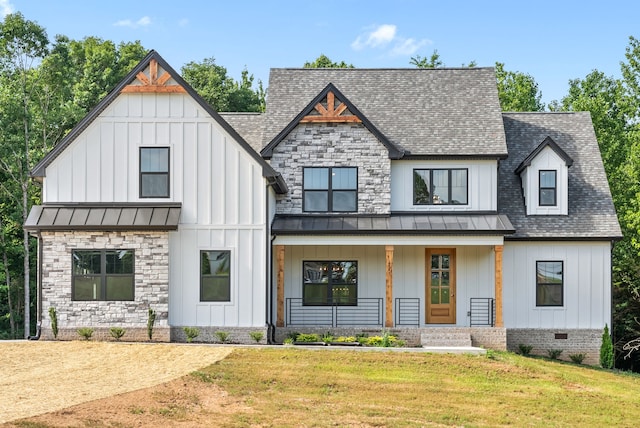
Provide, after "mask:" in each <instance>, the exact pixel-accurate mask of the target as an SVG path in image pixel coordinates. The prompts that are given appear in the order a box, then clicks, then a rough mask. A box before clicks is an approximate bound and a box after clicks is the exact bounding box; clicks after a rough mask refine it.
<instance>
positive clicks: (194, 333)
mask: <svg viewBox="0 0 640 428" xmlns="http://www.w3.org/2000/svg"><path fill="white" fill-rule="evenodd" d="M182 330H184V334H186V335H187V343H191V341H193V339H195V338H196V337H198V335H199V334H200V330H198V329H197V328H196V327H182Z"/></svg>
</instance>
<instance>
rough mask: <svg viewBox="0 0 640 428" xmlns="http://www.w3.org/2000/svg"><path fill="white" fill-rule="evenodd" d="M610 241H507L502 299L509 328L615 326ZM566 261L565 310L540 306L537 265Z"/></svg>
mask: <svg viewBox="0 0 640 428" xmlns="http://www.w3.org/2000/svg"><path fill="white" fill-rule="evenodd" d="M610 250H611V244H610V243H609V242H584V243H583V242H578V243H553V242H549V243H545V242H526V243H525V242H522V243H519V242H518V243H516V242H507V243H505V246H504V261H503V263H504V267H503V298H504V311H503V316H504V325H505V327H507V328H567V329H569V328H594V329H600V328H603V327H604V324H605V323H607V324H610V323H611V252H610ZM546 260H552V261H555V260H558V261H563V262H564V306H562V307H536V261H546Z"/></svg>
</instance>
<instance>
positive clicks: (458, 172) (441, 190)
mask: <svg viewBox="0 0 640 428" xmlns="http://www.w3.org/2000/svg"><path fill="white" fill-rule="evenodd" d="M468 182H469V181H468V170H467V169H414V170H413V204H414V205H432V204H433V205H467V204H468V203H469V200H468V186H469V184H468Z"/></svg>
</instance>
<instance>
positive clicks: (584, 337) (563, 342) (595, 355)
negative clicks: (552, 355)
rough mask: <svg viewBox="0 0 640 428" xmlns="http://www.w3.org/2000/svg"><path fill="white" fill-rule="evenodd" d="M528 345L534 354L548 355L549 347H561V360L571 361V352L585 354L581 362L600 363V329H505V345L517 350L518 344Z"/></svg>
mask: <svg viewBox="0 0 640 428" xmlns="http://www.w3.org/2000/svg"><path fill="white" fill-rule="evenodd" d="M520 344H523V345H529V346H532V347H533V349H532V350H531V353H532V354H534V355H542V356H545V357H546V356H548V352H547V351H549V350H551V349H561V350H562V354H561V355H560V359H561V360H565V361H571V358H570V357H569V356H570V355H572V354H586V357H585V359H584V361H583V364H590V365H598V364H599V363H600V345H601V344H602V330H594V329H548V330H543V329H528V328H510V329H508V330H507V347H508V349H509V350H510V351H513V352H518V345H520Z"/></svg>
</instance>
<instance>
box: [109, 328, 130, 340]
mask: <svg viewBox="0 0 640 428" xmlns="http://www.w3.org/2000/svg"><path fill="white" fill-rule="evenodd" d="M126 332H127V330H125V329H124V328H122V327H111V328H110V329H109V333H111V337H113V338H114V339H115V340H117V341H120V339H121V338H122V336H124V334H125V333H126Z"/></svg>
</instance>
